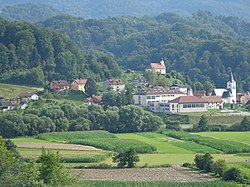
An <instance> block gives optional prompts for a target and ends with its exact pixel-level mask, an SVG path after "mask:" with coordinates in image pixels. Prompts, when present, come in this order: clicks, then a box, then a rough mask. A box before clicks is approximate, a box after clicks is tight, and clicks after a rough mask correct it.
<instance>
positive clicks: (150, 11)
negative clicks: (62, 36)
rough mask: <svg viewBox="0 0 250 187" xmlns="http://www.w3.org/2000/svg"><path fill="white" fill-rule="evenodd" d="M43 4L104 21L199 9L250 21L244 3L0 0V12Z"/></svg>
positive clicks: (249, 4) (249, 5)
mask: <svg viewBox="0 0 250 187" xmlns="http://www.w3.org/2000/svg"><path fill="white" fill-rule="evenodd" d="M24 3H34V4H37V3H43V4H47V5H49V6H52V7H53V8H55V9H58V10H60V11H62V12H63V13H66V14H71V15H75V16H81V17H86V18H106V17H108V16H111V17H113V16H127V15H130V16H131V15H136V16H139V15H148V16H156V15H158V14H160V13H162V12H174V13H179V14H182V15H191V14H192V13H195V12H197V11H198V10H202V11H210V12H212V13H213V14H217V15H219V14H220V15H226V16H237V17H240V18H244V19H246V20H250V12H249V8H250V2H249V1H246V0H227V1H225V0H202V1H200V0H179V1H176V0H158V1H152V0H136V1H133V0H102V1H100V0H91V1H90V0H81V1H76V0H64V1H60V3H58V1H57V0H8V1H6V0H0V9H3V8H4V7H5V6H8V5H15V4H24Z"/></svg>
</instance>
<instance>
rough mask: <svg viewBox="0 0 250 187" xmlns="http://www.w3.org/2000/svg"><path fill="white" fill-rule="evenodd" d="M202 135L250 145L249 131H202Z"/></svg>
mask: <svg viewBox="0 0 250 187" xmlns="http://www.w3.org/2000/svg"><path fill="white" fill-rule="evenodd" d="M198 134H199V135H202V136H207V137H212V138H219V139H223V140H230V141H235V142H241V143H245V144H248V145H250V132H202V133H198Z"/></svg>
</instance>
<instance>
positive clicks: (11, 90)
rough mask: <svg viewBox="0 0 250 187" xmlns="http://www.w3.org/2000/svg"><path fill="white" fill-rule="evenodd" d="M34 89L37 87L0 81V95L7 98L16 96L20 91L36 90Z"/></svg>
mask: <svg viewBox="0 0 250 187" xmlns="http://www.w3.org/2000/svg"><path fill="white" fill-rule="evenodd" d="M36 91H37V89H35V88H32V87H28V86H20V85H14V84H3V83H0V97H4V98H8V99H10V98H16V97H17V96H18V95H19V94H20V93H23V92H36Z"/></svg>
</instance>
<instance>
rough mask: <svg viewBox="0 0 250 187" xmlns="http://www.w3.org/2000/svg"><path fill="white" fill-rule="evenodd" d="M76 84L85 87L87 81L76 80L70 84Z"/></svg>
mask: <svg viewBox="0 0 250 187" xmlns="http://www.w3.org/2000/svg"><path fill="white" fill-rule="evenodd" d="M74 82H75V83H76V84H78V85H85V84H86V82H87V79H76V80H74V81H73V82H72V83H74Z"/></svg>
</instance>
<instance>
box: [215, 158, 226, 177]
mask: <svg viewBox="0 0 250 187" xmlns="http://www.w3.org/2000/svg"><path fill="white" fill-rule="evenodd" d="M225 169H226V162H225V160H220V159H219V160H217V161H216V162H214V164H213V170H214V173H215V175H219V176H220V177H222V176H223V174H224V171H225Z"/></svg>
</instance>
